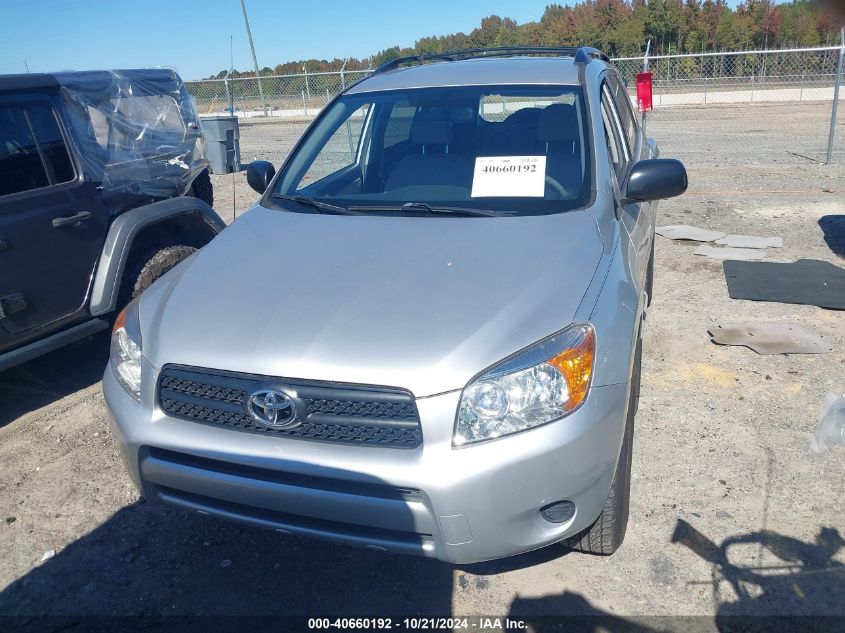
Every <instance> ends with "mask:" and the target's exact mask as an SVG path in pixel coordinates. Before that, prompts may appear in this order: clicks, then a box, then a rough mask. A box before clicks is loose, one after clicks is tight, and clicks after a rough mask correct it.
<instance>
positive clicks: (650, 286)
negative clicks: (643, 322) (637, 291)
mask: <svg viewBox="0 0 845 633" xmlns="http://www.w3.org/2000/svg"><path fill="white" fill-rule="evenodd" d="M654 239H655V238H654V237H652V238H651V257H649V260H648V270H647V271H646V274H645V291H646V294H647V295H648V300H647V302H646V306H650V305H651V295H652V293H653V292H654Z"/></svg>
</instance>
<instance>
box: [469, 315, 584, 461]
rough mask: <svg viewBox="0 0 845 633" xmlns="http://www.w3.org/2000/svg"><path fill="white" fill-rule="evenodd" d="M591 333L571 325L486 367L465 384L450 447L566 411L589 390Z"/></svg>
mask: <svg viewBox="0 0 845 633" xmlns="http://www.w3.org/2000/svg"><path fill="white" fill-rule="evenodd" d="M595 351H596V335H595V332H594V331H593V327H592V326H591V325H586V324H585V325H580V324H579V325H572V326H570V327H568V328H566V329H565V330H563V331H561V332H559V333H557V334H555V335H554V336H551V337H549V338H547V339H544V340H542V341H540V342H539V343H537V344H535V345H532V346H531V347H530V348H528V349H527V350H525V351H523V352H521V353H520V354H518V355H517V356H515V357H513V358H511V359H508V360H506V361H505V362H503V363H501V364H499V365H497V366H495V367H493V368H491V369H489V370H488V371H486V372H485V373H484V374H482V375H481V376H479V377H478V378H476V379H475V380H474V381H473V382H471V383H470V384H468V385H467V386H466V388H465V389H464V392H463V394H462V396H461V404H460V406H459V407H458V418H457V422H456V423H455V437H454V444H455V446H460V445H462V444H469V443H471V442H480V441H483V440H491V439H494V438H497V437H502V436H505V435H510V434H512V433H519V432H520V431H524V430H526V429H531V428H534V427H537V426H540V425H542V424H548V423H549V422H554V421H555V420H559V419H560V418H562V417H564V416H567V415H569V414H570V413H572V412H573V411H575V409H577V408H578V407H579V406H581V403H583V402H584V399H585V398H586V397H587V392H588V391H589V389H590V380H591V378H592V374H593V359H594V357H595Z"/></svg>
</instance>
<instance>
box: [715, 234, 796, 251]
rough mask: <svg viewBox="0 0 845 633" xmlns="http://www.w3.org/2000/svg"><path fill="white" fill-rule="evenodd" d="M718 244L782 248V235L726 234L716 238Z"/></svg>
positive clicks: (737, 246)
mask: <svg viewBox="0 0 845 633" xmlns="http://www.w3.org/2000/svg"><path fill="white" fill-rule="evenodd" d="M716 244H718V245H719V246H732V247H734V248H783V238H782V237H757V236H755V235H726V236H725V237H723V238H721V239H718V240H716Z"/></svg>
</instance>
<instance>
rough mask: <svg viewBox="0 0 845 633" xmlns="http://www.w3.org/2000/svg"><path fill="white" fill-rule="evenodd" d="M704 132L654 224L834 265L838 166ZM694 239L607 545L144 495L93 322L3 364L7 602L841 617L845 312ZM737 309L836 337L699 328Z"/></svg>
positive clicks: (660, 277) (138, 609)
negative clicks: (354, 538)
mask: <svg viewBox="0 0 845 633" xmlns="http://www.w3.org/2000/svg"><path fill="white" fill-rule="evenodd" d="M765 118H766V117H761V122H760V123H759V124H760V125H766V126H771V125H772V123H771V121H768V120H765ZM663 123H664V124H670V125H677V121H674V122H672V121H670V122H665V121H664V122H663ZM660 124H661V122H660V121H658V120H655V122H654V123H653V127H652V128H651V131H652V132H653V133H655V134H658V133H660V132H661V128H660ZM684 133H685V134H687V135H688V136H692V134H691V133H690V132H688V131H687V132H684ZM699 136H700V137H702V138H698V139H696V138H690V141H689V144H688V145H687V144H681V145H676V146H675V148H676V152H677V154H679V155H680V156H681V157H682V158H686V159H687V160H688V167H689V172H690V182H691V186H690V191H689V192H688V194H687V195H685V196H683V197H681V198H679V199H675V200H671V201H667V202H665V203H662V205H661V207H660V211H659V220H658V223H659V224H681V223H686V224H695V225H697V226H703V227H707V228H711V229H721V230H724V231H726V232H729V233H745V234H755V235H763V236H777V235H779V236H783V238H784V241H785V246H784V248H782V249H771V250H770V251H769V256H768V257H767V259H768V260H773V261H792V260H794V259H796V258H800V257H805V258H818V259H825V260H828V261H832V262H835V263H838V264H840V265H845V260H843V259H842V258H841V257H839V256H837V255H836V254H835V253H833V252H832V251H831V249H830V248H829V246H828V245H827V243H826V241H825V239H824V235H823V232H822V230H821V229H820V226H819V220H820V219H821V218H823V217H825V216H830V215H840V217H841V215H842V214H843V210H842V209H843V203H845V196H843V191H845V167H843V166H841V165H840V166H837V167H824V166H820V165H816V164H813V163H812V162H810V161H808V160H806V159H802V158H800V157H795V156H793V155H791V154H786V153H785V152H782V151H780V150H777V151H775V150H772V151H771V155H769V154H766V153H765V152H766V151H768V150H766V149H765V148H764V147H762V146H760V145H758V146H757V155H758V157H764V159H765V160H766V162H767V163H768V164H767V165H765V166H749V165H739V164H737V163H733V162H731V161H730V159H727V160H720V161H719V162H716V161H714V160H713V157H715V156H718V152H710V151H704V150H705V149H706V148H707V147H709V146H708V145H707V142H709V141H708V140H707V139H710V138H711V136H710V133H709V131H706V130H700V135H699ZM734 142H735V143H741V142H742V141H741V140H739V139H737V140H735V141H734ZM684 148H686V149H687V150H688V152H689V153H688V155H685V152H684ZM702 148H704V149H702ZM769 149H771V148H769ZM743 151H745V149H743ZM214 181H215V182H214V184H215V188H216V199H217V208H218V211H220V212H221V213H222V214H223V215H224V216H228V217H229V218H231V215H232V201H233V199H234V201H235V207H236V208H237V209H238V210H239V211H240V210H243V209H244V208H245V207H246V206H248V205H249V204H250V203H251V202H252V201H253V200H254V199H255V198H256V197H257V196H256V195H255V194H254V193H252V192H250V191H249V189H248V188H247V187H246V184H245V182H244V178H243V174H239V175H237V176H236V177H235V182H236V183H237V186H236V191H237V194H236V195H234V192H233V191H232V177H231V176H215V177H214ZM694 249H695V244H691V243H684V242H673V241H669V240H666V239H663V238H658V239H657V244H656V281H655V284H656V286H655V297H654V302H653V304H652V307H651V309H650V312H649V318H648V325H647V329H646V332H645V345H644V358H643V372H644V373H643V384H642V399H641V404H640V411H639V415H638V417H637V426H636V435H635V443H634V465H633V490H632V500H631V520H630V523H629V527H628V535H627V538H626V541H625V544H624V545H623V547H622V548H621V549H620V550H619V552H617V553H616V554H615V555H614V556H612V557H609V558H597V557H590V556H585V555H580V554H575V553H568V552H566V550H564V549H563V548H562V547H558V546H554V547H549V548H546V549H544V550H540V551H538V552H534V553H531V554H527V555H523V556H519V557H515V558H513V559H509V560H506V561H500V562H493V563H486V564H481V565H472V566H462V567H450V566H448V565H445V564H441V563H438V562H435V561H429V560H422V559H414V558H404V557H398V556H392V555H386V554H379V553H375V552H369V551H363V550H354V549H348V548H345V547H339V546H334V545H330V544H325V543H319V542H311V541H306V540H299V539H296V538H284V537H280V536H279V535H277V534H275V533H271V532H265V531H261V530H256V529H250V528H243V527H239V526H235V525H230V524H227V523H223V522H220V521H216V520H212V519H208V518H202V517H200V516H198V515H195V514H188V513H185V512H182V511H176V510H170V509H167V508H163V507H158V506H154V505H153V504H147V503H144V502H143V501H142V500H141V499H139V498H138V495H137V493H136V491H135V489H134V487H133V485H132V484H131V482H130V481H129V479H128V477H127V476H126V474H125V473H124V467H123V464H122V463H121V460H120V458H119V456H118V452H117V447H116V445H115V442H114V440H113V438H112V436H111V433H110V431H109V427H108V423H107V415H106V411H105V407H104V403H103V397H102V394H101V390H100V384H99V380H100V377H101V375H102V371H103V368H104V365H105V361H106V353H107V352H106V346H107V340H106V338H105V337H97V338H94V339H91V340H88V341H85V342H83V343H80V344H78V345H75V346H73V347H70V348H67V349H64V350H61V351H58V352H55V353H53V354H50V355H48V356H45V357H42V358H40V359H37V360H35V361H32V362H30V363H27V364H26V365H23V366H21V367H18V368H16V369H13V370H10V371H7V372H5V373H3V374H0V560H2V561H3V564H2V565H0V614H39V613H47V614H77V615H78V614H97V615H102V614H121V615H123V614H252V613H293V614H303V615H315V614H334V615H353V614H379V613H381V614H424V615H432V614H449V613H452V614H456V615H458V614H460V615H471V614H485V613H495V614H502V615H504V614H507V613H510V614H514V615H520V616H523V617H525V618H526V619H528V620H530V619H531V618H532V617H533V616H535V615H539V614H561V613H577V614H612V615H614V616H619V617H622V618H626V619H627V618H634V617H637V616H642V615H676V616H683V615H702V616H706V619H705V620H704V622H706V623H711V624H712V623H713V619H712V618H713V617H714V616H719V615H728V614H752V615H753V614H763V613H782V614H838V615H845V601H843V600H842V596H843V595H845V566H843V565H845V549H843V545H845V541H843V540H842V537H843V536H845V520H843V517H845V477H843V473H845V447H842V448H838V449H836V450H833V451H830V452H828V453H826V454H823V455H813V454H811V453H810V452H809V450H808V442H809V439H810V436H811V435H812V433H813V431H814V429H815V425H816V418H817V415H818V409H819V406H820V403H821V400H822V397H823V395H824V393H825V392H826V391H836V392H839V393H842V392H845V312H835V311H830V310H823V309H820V308H815V307H811V306H795V305H784V304H774V303H754V302H748V301H736V300H731V299H729V298H728V295H727V289H726V286H725V282H724V277H723V274H722V269H721V265H720V263H718V262H714V261H710V260H707V259H705V258H702V257H699V256H695V255H693V254H692V251H693V250H694ZM738 320H751V321H790V322H794V323H798V324H800V325H802V326H804V327H806V328H807V329H810V330H812V331H814V332H816V333H817V334H818V335H820V336H821V337H823V338H824V339H825V340H826V341H828V342H830V343H831V345H832V346H833V347H834V351H833V352H831V353H828V354H824V355H793V356H758V355H757V354H755V353H754V352H752V351H751V350H748V349H746V348H738V347H719V346H716V345H714V344H712V343H710V342H709V340H708V336H707V333H706V331H707V328H708V327H710V326H711V325H714V324H716V323H719V322H723V323H724V322H728V321H738ZM51 551H54V552H55V554H54V555H53V556H52V557H50V558H48V559H47V560H44V561H42V557H44V556H45V552H51ZM646 624H648V622H647V623H646ZM656 625H657V626H659V624H656Z"/></svg>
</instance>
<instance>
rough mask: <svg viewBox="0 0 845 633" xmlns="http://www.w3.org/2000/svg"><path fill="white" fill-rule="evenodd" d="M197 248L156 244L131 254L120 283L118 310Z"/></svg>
mask: <svg viewBox="0 0 845 633" xmlns="http://www.w3.org/2000/svg"><path fill="white" fill-rule="evenodd" d="M196 250H197V249H196V248H194V247H193V246H185V245H184V244H176V245H172V246H156V247H153V248H150V249H147V250H145V251H140V252H138V253H136V254H135V255H133V256H131V257H130V259H129V262H128V264H127V265H126V270H125V271H124V274H123V281H122V282H121V285H120V293H119V294H118V299H117V308H118V310H122V309H123V307H124V306H125V305H126V304H127V303H129V302H130V301H132V299H134V298H135V297H137V296H139V295H140V294H141V293H142V292H144V290H146V289H147V288H149V287H150V286H152V285H153V282H155V281H156V280H157V279H158V278H159V277H161V276H162V275H163V274H164V273H166V272H167V271H168V270H170V269H171V268H173V267H174V266H175V265H176V264H178V263H179V262H181V261H182V260H183V259H185V258H186V257H188V256H189V255H191V254H192V253H195V252H196Z"/></svg>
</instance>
